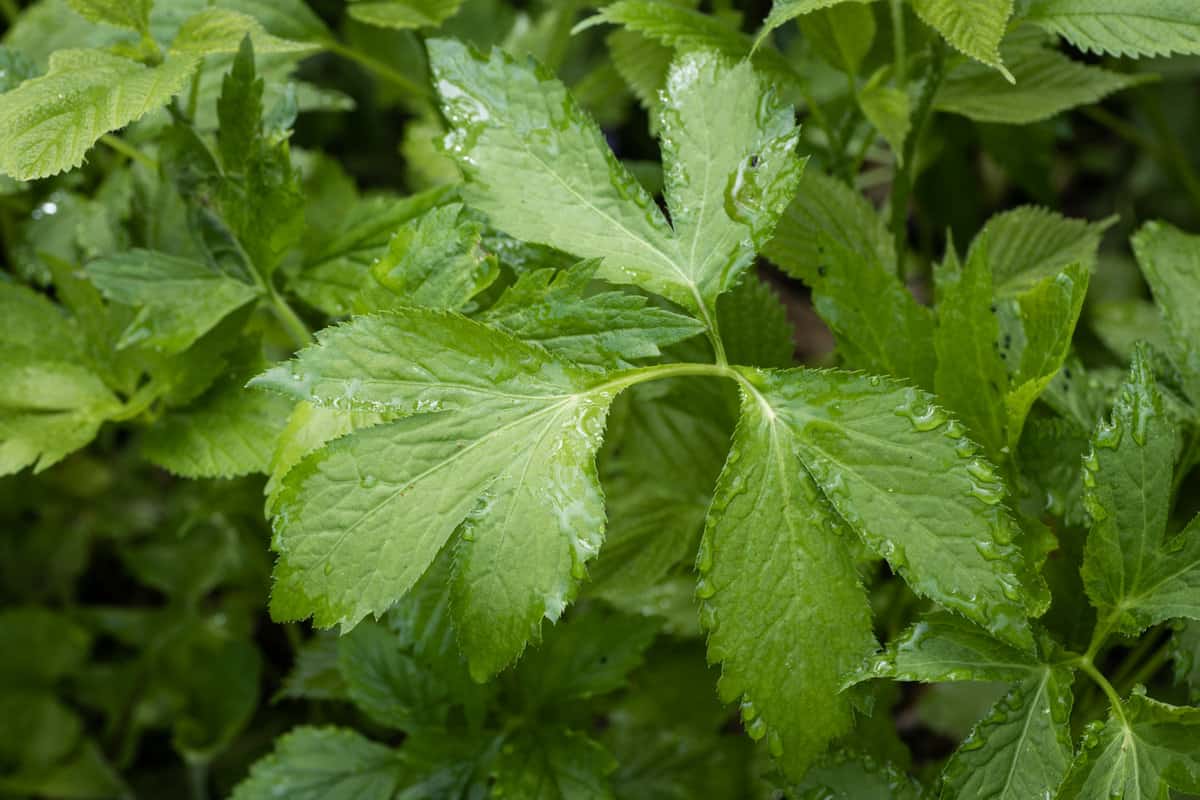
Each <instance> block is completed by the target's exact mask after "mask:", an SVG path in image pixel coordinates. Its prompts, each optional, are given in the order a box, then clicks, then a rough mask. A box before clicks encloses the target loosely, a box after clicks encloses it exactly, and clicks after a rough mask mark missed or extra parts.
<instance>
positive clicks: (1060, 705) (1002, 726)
mask: <svg viewBox="0 0 1200 800" xmlns="http://www.w3.org/2000/svg"><path fill="white" fill-rule="evenodd" d="M1072 680H1073V678H1072V675H1071V673H1070V671H1069V670H1066V669H1063V668H1061V667H1052V666H1047V665H1043V666H1040V667H1037V668H1036V670H1035V671H1034V672H1033V674H1031V675H1030V676H1029V677H1027V678H1025V679H1024V680H1022V681H1020V682H1019V683H1016V684H1014V685H1013V686H1012V688H1010V689H1009V691H1008V692H1007V694H1005V695H1004V697H1002V698H1000V700H998V701H997V702H996V705H994V706H993V707H992V708H991V710H989V711H988V713H987V715H986V716H985V717H984V718H983V719H981V720H980V721H979V723H978V724H976V725H975V727H974V728H973V729H972V730H971V733H970V735H968V736H967V738H966V740H964V741H963V743H962V745H960V746H959V748H958V750H957V751H956V752H955V753H954V755H953V756H951V757H950V761H949V762H947V764H946V767H945V768H944V769H943V771H942V777H941V794H940V795H939V797H942V798H945V800H950V799H951V798H957V797H993V798H999V799H1000V800H1018V798H1027V797H1049V796H1051V794H1052V793H1053V792H1054V790H1055V788H1056V787H1057V786H1058V785H1059V784H1060V783H1061V782H1062V779H1063V777H1064V776H1065V775H1066V773H1067V768H1068V766H1069V765H1070V763H1071V757H1072V755H1073V753H1074V749H1073V747H1072V745H1071V725H1070V720H1071V705H1072V702H1073V698H1072V694H1071V683H1072ZM1080 796H1081V797H1087V796H1089V795H1080Z"/></svg>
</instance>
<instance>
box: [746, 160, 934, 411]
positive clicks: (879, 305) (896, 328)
mask: <svg viewBox="0 0 1200 800" xmlns="http://www.w3.org/2000/svg"><path fill="white" fill-rule="evenodd" d="M763 253H764V255H766V257H767V258H769V259H770V260H771V261H772V262H774V263H775V264H777V265H778V266H779V267H781V268H782V269H783V270H784V271H785V272H787V273H788V274H789V275H792V276H793V277H796V278H799V279H801V280H802V281H804V282H805V283H806V284H808V285H809V286H811V287H812V288H813V303H814V306H815V307H816V310H817V313H818V314H820V315H821V318H822V319H823V320H825V322H826V324H828V325H829V327H830V328H831V329H832V330H833V334H834V336H835V337H836V338H837V342H838V350H839V352H840V353H841V356H842V359H843V361H844V362H845V363H846V366H849V367H852V368H856V369H864V370H868V371H870V372H877V373H886V374H890V375H895V376H897V377H900V378H908V379H910V380H912V381H914V382H915V383H917V385H919V386H923V387H926V388H932V387H933V368H934V359H933V357H932V352H933V315H932V314H931V313H930V311H929V309H928V308H926V307H924V306H921V305H919V304H918V303H917V301H916V300H915V299H914V298H913V296H912V294H911V293H910V292H909V291H908V288H907V287H906V286H905V285H904V284H903V283H901V282H900V279H899V278H897V277H896V274H897V270H896V261H895V254H894V250H893V246H892V239H891V236H890V235H889V234H888V231H887V227H886V226H885V224H884V222H883V220H882V219H881V218H880V216H879V214H878V213H877V212H876V211H875V209H874V208H873V207H872V206H871V204H870V203H868V202H867V200H866V198H864V197H862V196H861V195H859V194H858V193H857V192H855V191H854V190H853V189H850V188H849V187H847V186H846V185H845V184H843V183H841V182H840V181H837V180H835V179H833V178H830V177H826V176H824V175H821V174H819V173H817V172H815V171H814V172H809V173H808V174H806V175H805V176H804V178H803V179H802V180H801V181H800V188H799V191H798V193H797V195H796V199H795V200H794V201H793V202H792V204H791V205H790V206H789V207H788V209H787V211H786V212H784V216H783V219H782V220H781V221H780V224H779V228H778V232H777V234H776V236H775V238H774V239H772V240H771V241H770V243H768V244H767V246H766V247H765V248H764V249H763Z"/></svg>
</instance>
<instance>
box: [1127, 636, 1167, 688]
mask: <svg viewBox="0 0 1200 800" xmlns="http://www.w3.org/2000/svg"><path fill="white" fill-rule="evenodd" d="M1170 657H1171V649H1170V647H1168V646H1167V643H1166V642H1164V643H1163V644H1162V646H1160V647H1159V648H1158V649H1157V650H1155V651H1154V655H1152V656H1150V657H1149V658H1148V659H1146V660H1145V661H1144V662H1142V664H1141V666H1139V667H1138V669H1137V671H1135V672H1134V673H1133V674H1132V675H1129V676H1127V677H1126V678H1125V680H1124V681H1118V680H1116V679H1114V680H1113V683H1114V684H1116V685H1117V686H1119V687H1121V691H1122V692H1129V691H1130V690H1132V689H1133V687H1135V686H1137V685H1138V684H1139V683H1141V684H1144V683H1145V682H1146V681H1148V680H1150V679H1151V678H1153V677H1154V676H1155V675H1157V674H1158V671H1159V670H1160V669H1162V668H1163V665H1164V664H1166V663H1167V659H1169V658H1170Z"/></svg>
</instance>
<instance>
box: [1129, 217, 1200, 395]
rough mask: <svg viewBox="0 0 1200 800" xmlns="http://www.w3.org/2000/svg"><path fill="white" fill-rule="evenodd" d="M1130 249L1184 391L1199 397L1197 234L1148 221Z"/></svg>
mask: <svg viewBox="0 0 1200 800" xmlns="http://www.w3.org/2000/svg"><path fill="white" fill-rule="evenodd" d="M1133 251H1134V253H1135V254H1136V255H1137V261H1138V266H1139V267H1141V269H1142V275H1144V276H1145V278H1146V283H1148V284H1150V291H1151V292H1153V294H1154V302H1155V303H1156V304H1157V305H1158V307H1159V308H1160V309H1161V310H1162V315H1163V317H1164V318H1165V320H1166V323H1167V332H1168V335H1169V336H1170V339H1171V342H1172V344H1173V353H1172V356H1173V358H1174V359H1175V360H1176V362H1177V363H1178V366H1179V368H1180V369H1181V370H1182V371H1183V374H1184V385H1185V386H1187V389H1188V394H1190V395H1191V397H1192V399H1193V401H1197V400H1200V348H1197V346H1196V342H1198V341H1200V309H1198V308H1197V299H1198V298H1200V236H1195V235H1190V234H1186V233H1184V232H1182V231H1180V230H1179V229H1178V228H1173V227H1171V226H1170V225H1167V224H1165V223H1162V222H1148V223H1146V225H1145V226H1143V227H1142V229H1141V230H1139V231H1138V232H1137V233H1136V234H1135V235H1134V237H1133Z"/></svg>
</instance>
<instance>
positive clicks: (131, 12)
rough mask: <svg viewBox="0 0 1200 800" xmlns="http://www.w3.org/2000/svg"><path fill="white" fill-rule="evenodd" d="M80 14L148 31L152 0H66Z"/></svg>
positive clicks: (136, 29) (118, 25) (94, 20)
mask: <svg viewBox="0 0 1200 800" xmlns="http://www.w3.org/2000/svg"><path fill="white" fill-rule="evenodd" d="M67 2H68V3H69V4H70V6H71V8H73V9H75V11H77V12H78V13H79V14H80V16H83V17H86V18H88V19H90V20H92V21H93V22H103V23H105V24H107V25H115V26H117V27H118V28H129V29H130V30H134V31H140V32H141V33H149V32H150V8H151V6H153V5H154V0H67Z"/></svg>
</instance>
